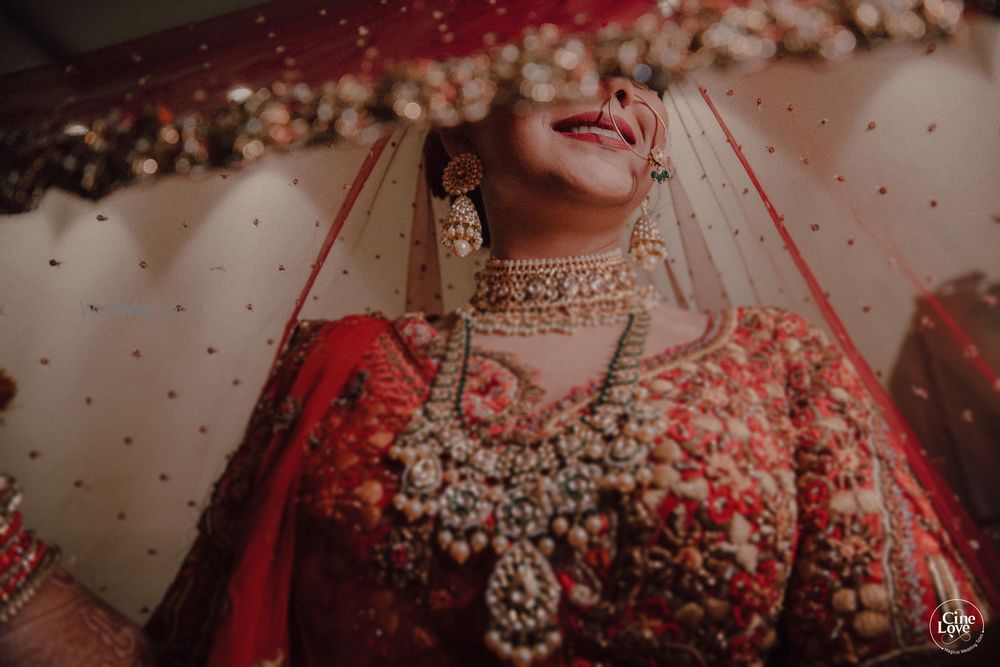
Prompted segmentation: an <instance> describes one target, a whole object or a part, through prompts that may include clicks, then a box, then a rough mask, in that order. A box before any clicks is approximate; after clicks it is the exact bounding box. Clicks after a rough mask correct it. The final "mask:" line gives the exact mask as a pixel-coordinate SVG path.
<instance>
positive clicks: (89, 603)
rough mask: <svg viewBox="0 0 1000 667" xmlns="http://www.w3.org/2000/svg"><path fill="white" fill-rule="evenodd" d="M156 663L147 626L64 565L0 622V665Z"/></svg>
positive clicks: (81, 666) (133, 665)
mask: <svg viewBox="0 0 1000 667" xmlns="http://www.w3.org/2000/svg"><path fill="white" fill-rule="evenodd" d="M154 664H155V661H154V660H153V654H152V651H151V650H150V648H149V644H148V642H147V641H146V639H145V637H144V636H143V633H142V628H140V627H139V626H138V625H136V624H134V623H133V622H132V621H130V620H128V619H127V618H125V616H123V615H122V614H121V613H120V612H118V611H117V610H115V609H114V608H112V607H111V606H109V605H108V604H107V603H105V602H104V601H102V600H101V599H100V598H99V597H97V596H96V595H95V594H94V593H92V592H91V591H89V590H88V589H87V588H85V587H84V586H82V585H81V584H80V583H78V582H77V581H76V580H74V579H73V577H71V576H70V575H69V574H67V573H66V572H65V571H63V570H61V569H56V570H55V571H54V572H53V573H52V574H51V575H50V576H49V577H48V578H47V579H46V580H45V582H44V583H43V584H42V585H41V587H40V588H39V589H38V591H37V593H36V594H35V595H34V597H32V598H31V599H30V600H29V601H28V602H27V603H26V604H25V606H24V607H23V608H22V609H21V610H20V611H18V612H17V613H16V614H15V615H14V617H13V618H11V619H10V620H8V621H7V622H5V623H0V667H17V666H20V665H38V666H42V665H52V666H53V667H55V666H57V665H58V666H59V667H89V666H90V665H94V666H95V667H96V666H97V665H101V666H104V665H107V666H108V667H125V666H128V667H136V666H140V665H141V666H143V667H146V666H149V665H154Z"/></svg>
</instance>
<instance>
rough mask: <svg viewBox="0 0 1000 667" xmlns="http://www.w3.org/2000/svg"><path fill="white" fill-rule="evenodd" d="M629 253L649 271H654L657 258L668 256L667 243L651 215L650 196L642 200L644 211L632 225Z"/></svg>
mask: <svg viewBox="0 0 1000 667" xmlns="http://www.w3.org/2000/svg"><path fill="white" fill-rule="evenodd" d="M628 254H629V255H631V256H632V257H633V258H634V259H635V261H637V262H639V263H640V264H641V265H642V268H644V269H646V270H647V271H652V270H653V268H654V267H655V266H656V262H657V260H660V259H664V258H666V256H667V244H666V242H665V241H664V240H663V236H662V235H661V234H660V229H659V227H657V226H656V223H655V222H653V219H652V218H651V217H649V197H648V196H647V197H646V198H645V199H644V200H643V201H642V213H640V214H639V218H638V219H637V220H636V221H635V226H634V227H632V235H631V236H630V237H629V241H628Z"/></svg>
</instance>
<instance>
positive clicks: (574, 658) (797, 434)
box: [150, 306, 986, 667]
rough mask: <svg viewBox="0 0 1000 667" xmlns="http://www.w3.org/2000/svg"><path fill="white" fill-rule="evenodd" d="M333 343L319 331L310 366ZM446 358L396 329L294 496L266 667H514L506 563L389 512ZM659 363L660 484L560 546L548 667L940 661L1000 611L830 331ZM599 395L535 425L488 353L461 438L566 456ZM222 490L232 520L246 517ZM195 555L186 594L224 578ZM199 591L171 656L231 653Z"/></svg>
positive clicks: (424, 339)
mask: <svg viewBox="0 0 1000 667" xmlns="http://www.w3.org/2000/svg"><path fill="white" fill-rule="evenodd" d="M322 325H323V323H322V322H306V323H304V324H303V329H304V330H306V332H307V333H305V334H303V333H302V332H301V331H300V332H299V334H297V336H296V342H295V343H294V345H293V346H292V348H291V349H292V350H294V349H295V347H296V346H297V347H298V348H301V349H305V348H307V347H308V345H309V341H310V336H309V335H308V330H310V329H312V330H315V329H316V328H318V327H321V326H322ZM443 343H444V341H443V337H442V335H440V334H438V333H437V331H436V330H435V329H434V328H433V327H432V326H431V325H430V324H429V323H428V322H427V321H426V320H425V319H424V318H423V317H422V316H421V315H419V314H408V315H404V316H403V317H401V318H399V319H398V320H395V321H394V322H392V324H391V326H389V327H388V328H387V329H386V330H385V331H383V332H382V333H380V334H379V335H377V336H376V337H375V338H374V341H373V342H372V344H370V345H368V346H367V348H366V350H365V352H364V353H363V355H362V356H361V358H360V363H359V364H358V365H357V367H356V369H355V370H354V372H353V373H351V375H350V377H349V379H348V380H347V382H346V384H344V385H343V387H342V389H341V390H340V391H339V393H338V394H337V396H336V398H335V400H333V401H332V403H330V404H329V407H328V409H327V410H326V413H325V415H324V416H323V419H322V420H321V422H320V426H319V427H318V428H316V429H313V430H312V431H311V433H310V438H309V440H308V442H307V444H305V445H304V447H305V452H304V456H305V458H304V460H303V462H302V472H301V479H300V480H299V482H298V487H297V491H296V494H295V498H296V505H295V506H296V510H295V511H296V513H295V516H296V527H295V549H294V565H293V566H292V567H291V574H290V577H291V580H290V582H289V597H290V601H289V603H288V615H287V621H285V622H286V623H287V635H288V637H287V644H286V646H287V653H286V652H285V650H282V651H280V652H279V654H278V655H273V656H272V655H266V656H259V658H265V657H266V658H268V660H269V661H263V660H261V661H260V662H259V663H257V664H261V665H272V664H273V665H286V664H291V665H296V666H299V665H302V666H313V665H390V664H400V665H402V664H406V665H428V666H429V665H471V664H474V665H491V664H499V660H498V659H497V658H496V657H495V656H494V655H493V653H492V652H491V651H490V650H489V649H487V648H486V646H485V645H484V643H483V635H484V633H485V631H486V627H487V621H488V613H487V607H486V602H485V599H484V594H485V588H486V582H487V578H488V577H489V574H490V571H491V568H492V564H493V563H494V562H495V560H496V558H497V556H496V555H495V554H494V553H493V552H492V551H491V550H490V549H488V548H487V549H484V550H483V551H481V552H478V553H474V554H473V555H472V556H471V557H470V558H469V560H468V561H467V562H466V563H464V564H463V565H458V564H456V563H455V562H454V561H452V560H451V559H450V558H448V557H447V556H446V555H445V554H444V553H443V551H442V550H441V549H440V548H439V547H438V545H437V544H436V541H435V540H434V539H432V538H433V532H432V531H431V524H430V523H428V524H427V525H422V524H420V523H419V522H418V523H417V524H407V522H405V521H404V520H403V519H402V515H401V514H399V513H398V511H397V510H395V509H394V508H393V506H392V505H391V499H392V497H393V495H394V493H395V491H396V489H397V485H398V483H399V476H400V472H401V471H400V470H399V469H398V468H397V464H396V463H395V462H394V461H392V460H391V459H390V458H389V457H388V455H387V453H386V452H387V449H388V447H389V446H390V445H391V444H392V443H393V441H394V439H395V437H396V434H397V433H398V432H400V431H401V430H402V429H403V427H404V426H405V425H406V424H407V422H408V420H409V417H410V415H411V414H412V413H413V411H414V410H415V409H416V408H417V407H418V406H419V405H420V404H421V403H422V401H423V400H424V399H425V398H426V396H427V393H428V390H429V386H430V383H431V381H432V378H433V376H434V373H435V370H436V368H437V363H438V358H439V355H440V353H441V352H442V350H443ZM652 343H653V341H649V342H648V343H647V346H650V345H651V344H652ZM646 352H647V354H648V356H646V357H645V358H644V359H643V363H642V374H641V378H640V382H641V383H642V384H643V385H644V386H645V387H646V388H647V389H648V390H649V391H650V392H651V396H652V399H653V400H654V401H655V402H656V404H657V405H658V406H659V407H661V408H662V410H663V412H664V414H665V417H666V419H667V423H668V425H669V426H668V429H667V431H666V433H665V435H664V436H662V437H661V438H660V440H659V441H658V442H657V443H656V444H657V446H656V447H655V449H654V450H653V452H652V454H651V456H652V457H653V459H654V461H655V468H654V470H655V479H654V482H653V484H652V485H651V486H650V487H648V488H646V489H645V490H642V491H637V492H636V493H635V494H633V496H632V497H631V499H630V501H628V502H624V503H622V502H617V503H616V504H615V505H614V506H610V505H609V507H608V508H606V509H607V511H608V512H609V516H610V517H611V520H610V521H609V522H608V524H607V525H606V526H604V528H603V529H602V530H601V532H600V533H599V534H598V537H599V539H597V540H594V542H593V543H592V546H591V547H590V548H589V549H588V550H587V551H585V552H580V551H578V550H575V549H572V548H569V547H568V545H561V546H560V548H559V549H558V550H557V551H556V553H555V554H554V555H553V556H552V557H551V558H550V561H551V563H552V566H553V569H554V570H555V573H556V576H557V578H558V580H559V582H560V583H561V585H562V599H561V603H560V615H559V622H560V625H561V629H562V632H563V635H564V640H563V643H562V645H561V646H560V647H559V648H558V649H557V651H556V652H555V653H554V655H553V656H552V658H551V659H550V660H549V661H548V662H547V663H544V664H549V665H572V666H573V667H585V666H588V665H592V666H595V667H596V666H597V665H616V666H618V665H661V664H671V665H688V664H691V665H723V664H762V663H763V662H764V661H765V660H766V659H768V657H769V656H771V657H774V658H776V659H777V658H781V659H783V660H784V661H787V662H790V663H808V664H823V663H826V664H856V663H866V662H872V661H875V660H880V659H885V658H888V657H893V656H897V655H898V656H909V655H912V657H916V656H917V655H918V654H926V655H925V657H928V656H930V657H934V656H936V655H938V654H939V651H940V649H938V648H937V647H936V646H935V645H934V644H933V642H932V640H931V637H930V636H929V633H928V619H929V615H930V613H931V611H932V610H933V609H934V608H935V607H937V606H938V604H940V603H941V602H943V601H944V600H947V599H950V598H956V597H957V598H964V599H966V600H970V601H973V602H975V603H976V604H977V605H979V607H980V609H983V611H984V612H986V604H985V600H984V597H983V596H982V595H981V593H980V591H979V590H978V587H977V585H976V584H975V582H974V581H973V579H972V577H971V576H970V573H969V571H968V568H967V567H966V565H965V563H963V561H962V559H961V557H960V556H959V554H958V552H957V550H956V549H955V548H954V545H953V544H951V542H950V537H949V536H948V535H947V533H946V532H945V530H944V529H943V528H942V526H941V524H940V521H939V519H938V517H936V516H935V513H934V511H933V509H932V507H931V505H930V503H929V502H928V499H927V497H926V495H925V492H924V491H923V489H922V488H921V487H920V486H919V485H918V483H917V482H916V481H915V479H914V477H913V475H912V473H911V472H910V470H909V467H908V465H907V463H906V460H905V456H904V455H903V454H902V453H901V451H900V449H899V446H898V443H896V441H895V436H894V434H892V433H891V432H889V430H888V429H887V428H886V426H885V424H884V422H883V420H882V419H881V417H880V416H879V415H878V413H877V410H876V408H875V407H874V405H873V403H872V401H871V399H870V397H869V396H868V395H867V394H866V392H865V390H864V389H863V386H862V384H861V382H860V380H859V378H858V376H857V374H856V373H855V371H854V370H853V368H852V367H851V365H850V363H849V362H848V361H847V360H846V359H845V357H844V356H843V355H842V354H841V353H840V352H839V351H838V350H837V349H836V348H835V347H834V346H833V345H832V343H831V342H830V341H829V340H828V339H827V337H826V336H825V334H824V333H822V332H821V331H820V330H819V329H818V328H816V327H815V326H813V325H812V324H810V323H809V322H808V321H807V320H805V319H803V318H802V317H800V316H798V315H795V314H793V313H791V312H789V311H786V310H783V309H781V308H777V307H772V306H757V307H746V306H744V307H735V308H732V309H729V310H724V311H717V312H713V313H711V318H710V322H709V326H708V328H707V329H706V331H705V332H704V334H703V335H702V336H701V337H700V338H699V339H698V340H696V341H692V342H691V343H689V344H686V345H680V346H674V347H671V348H668V349H666V350H656V349H647V350H646ZM300 356H301V355H300ZM290 358H293V359H294V358H295V356H294V355H290ZM291 369H294V363H293V364H292V365H291V367H290V370H289V372H291ZM600 379H601V378H595V379H594V380H593V381H592V382H591V383H589V384H587V385H585V386H582V387H579V388H577V389H575V390H574V391H573V392H571V394H570V395H569V396H567V397H565V398H564V399H563V400H561V401H560V402H559V403H557V404H555V405H553V406H552V407H550V408H547V409H545V410H543V411H541V412H538V411H536V410H535V409H534V405H535V402H536V401H537V397H538V390H537V388H536V387H534V385H533V384H532V379H531V375H530V373H529V372H527V371H526V370H525V369H523V368H520V367H519V366H518V364H517V362H516V360H514V359H513V358H512V357H510V356H509V355H504V354H499V353H489V352H485V351H481V350H474V351H473V355H472V357H471V361H470V364H469V368H468V381H467V384H466V386H465V392H464V402H463V405H462V410H463V413H464V418H465V419H466V420H467V422H468V424H470V425H471V424H473V423H474V422H483V421H485V422H487V423H488V424H489V425H490V426H489V427H490V429H491V432H493V433H496V434H497V435H502V434H503V433H505V432H508V431H509V430H511V429H519V430H522V431H523V430H528V431H531V432H534V433H538V434H548V433H551V432H553V431H557V430H559V429H560V428H562V427H564V426H565V425H566V424H567V423H568V422H569V421H571V420H573V419H575V418H577V417H578V416H579V415H580V414H581V411H582V410H583V409H584V408H585V407H586V404H587V402H588V401H589V400H590V399H591V398H592V397H593V396H594V394H595V392H596V391H597V388H598V386H599V381H600ZM278 398H281V397H277V398H276V399H274V400H273V401H272V402H271V403H269V404H268V405H269V407H267V408H266V409H265V408H262V407H261V406H259V407H258V411H257V413H255V415H257V416H256V417H255V421H256V423H258V424H265V425H266V427H267V428H268V429H270V430H271V433H274V432H278V431H280V430H281V429H283V428H290V427H291V426H292V425H293V424H294V423H295V421H296V420H297V419H298V410H299V409H300V407H301V406H300V404H299V403H298V402H296V401H295V400H288V397H285V398H284V400H278ZM262 404H263V402H262ZM262 412H266V413H267V414H268V415H269V418H268V417H264V416H261V413H262ZM251 430H252V429H251ZM250 439H252V438H251V436H250V435H249V434H248V440H250ZM246 446H247V445H244V448H245V447H246ZM238 461H239V457H237V458H235V459H234V463H233V464H231V467H233V466H234V465H238ZM225 486H226V485H220V486H219V487H217V489H216V495H215V499H214V500H213V505H216V506H224V505H225V502H226V500H225V497H224V496H225V495H226V493H227V491H226V488H224V487H225ZM230 488H233V487H232V486H231V485H230ZM235 488H236V489H237V491H236V494H237V495H240V494H243V495H246V494H247V489H246V488H242V489H241V488H240V487H239V485H236V487H235ZM210 514H211V511H209V512H206V515H207V516H208V515H210ZM220 516H221V517H224V515H217V516H216V517H215V519H216V527H215V530H216V532H219V529H218V523H219V517H220ZM202 530H203V532H211V531H212V530H213V527H212V525H211V521H209V520H208V519H203V525H202ZM562 546H566V548H565V549H563V548H562ZM196 551H197V549H195V550H192V555H191V556H189V559H188V561H187V562H186V563H185V568H186V569H185V568H182V573H181V576H179V577H178V582H179V581H180V580H181V579H182V577H183V576H184V573H185V572H187V573H188V574H189V575H190V576H191V577H195V576H196V573H197V572H199V571H200V572H203V573H204V572H209V571H210V570H211V567H210V566H209V565H206V558H205V557H204V556H202V557H196ZM216 564H217V561H216ZM188 581H189V583H188V585H186V586H183V587H182V586H180V584H179V583H178V582H175V584H174V586H173V587H172V588H171V591H170V592H168V595H167V597H166V598H165V600H164V603H163V605H161V608H160V609H159V610H158V611H157V616H156V617H154V619H153V621H152V622H151V624H150V629H151V630H152V631H153V633H154V634H155V635H158V636H159V637H160V640H161V642H162V643H163V644H164V645H165V646H167V648H168V653H169V652H171V651H173V652H174V653H172V655H174V654H176V655H181V653H182V652H183V651H180V649H179V648H178V647H179V646H180V645H181V644H182V643H187V644H188V645H189V647H196V646H201V647H204V646H206V645H207V644H206V642H207V643H211V637H210V636H208V635H210V633H211V632H212V631H213V630H212V628H213V627H214V626H213V622H203V623H201V624H198V632H200V633H201V634H202V636H201V637H200V638H198V639H197V640H196V639H195V637H194V636H193V635H192V634H191V633H194V632H195V630H194V629H191V628H189V629H188V630H187V631H186V632H188V633H189V634H188V635H185V634H184V632H185V631H181V630H179V629H178V628H179V626H180V622H178V621H176V620H174V621H171V620H170V619H176V617H177V613H178V612H179V611H180V610H183V609H184V604H185V602H184V600H185V598H186V597H191V595H193V594H192V593H191V588H192V586H191V585H190V581H191V579H189V580H188ZM206 585H208V584H206ZM181 588H183V589H184V590H183V591H182V590H180V589H181ZM194 595H198V594H194ZM202 595H203V593H202ZM224 597H225V596H224V595H221V594H220V593H219V590H218V589H216V590H215V591H214V592H213V593H212V600H214V602H213V603H212V605H210V606H211V607H212V609H213V610H214V611H213V612H212V613H211V614H209V615H208V616H206V618H212V619H217V618H219V617H220V615H224V613H225V612H224V611H221V612H220V611H218V610H219V609H223V608H224V607H225V602H224ZM186 650H189V651H192V653H190V655H189V656H188V657H192V656H194V658H195V659H194V660H193V661H191V662H188V663H187V664H199V662H198V661H199V660H200V659H201V658H198V657H197V652H196V651H194V649H190V648H189V649H186Z"/></svg>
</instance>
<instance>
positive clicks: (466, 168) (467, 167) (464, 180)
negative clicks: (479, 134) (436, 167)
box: [441, 153, 483, 257]
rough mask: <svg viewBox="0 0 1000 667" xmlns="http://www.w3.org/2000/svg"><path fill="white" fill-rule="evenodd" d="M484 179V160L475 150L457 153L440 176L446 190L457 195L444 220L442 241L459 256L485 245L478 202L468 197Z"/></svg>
mask: <svg viewBox="0 0 1000 667" xmlns="http://www.w3.org/2000/svg"><path fill="white" fill-rule="evenodd" d="M482 178H483V163H482V162H480V161H479V158H478V157H476V156H475V155H474V154H472V153H462V154H461V155H456V156H455V157H453V158H452V159H451V160H449V161H448V166H447V167H445V168H444V177H443V178H442V179H441V180H442V183H443V184H444V189H445V191H446V192H447V193H448V194H450V195H453V196H455V197H456V198H455V201H453V202H452V203H451V208H450V209H449V211H448V219H447V220H446V221H445V223H444V235H443V236H442V238H441V244H442V245H444V246H445V247H446V248H448V249H449V250H451V251H452V252H453V253H455V255H457V256H459V257H465V256H466V255H468V254H469V253H470V252H472V251H473V250H478V249H479V248H481V247H482V245H483V225H482V223H481V222H480V221H479V214H478V213H477V212H476V205H475V204H473V203H472V200H471V199H469V198H468V197H466V196H465V193H466V192H470V191H471V190H473V189H474V188H475V187H476V186H477V185H479V182H480V181H481V180H482Z"/></svg>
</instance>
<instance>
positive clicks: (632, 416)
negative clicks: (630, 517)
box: [389, 310, 666, 667]
mask: <svg viewBox="0 0 1000 667" xmlns="http://www.w3.org/2000/svg"><path fill="white" fill-rule="evenodd" d="M626 320H627V321H626V324H625V328H624V331H623V333H622V334H621V336H620V338H619V340H618V342H617V345H616V348H615V352H614V355H613V357H612V360H611V362H610V364H609V367H608V370H607V374H606V376H605V379H604V382H603V384H602V385H601V387H600V392H599V395H598V397H597V398H596V399H595V400H594V401H593V402H592V403H591V405H590V406H589V409H588V410H587V411H586V414H584V415H583V416H582V417H581V418H579V419H577V420H574V421H573V422H571V423H570V425H569V426H568V427H566V428H564V429H563V430H562V431H560V432H558V433H556V434H554V435H549V436H546V437H542V438H539V439H533V438H532V437H531V436H527V435H525V434H523V433H522V434H519V435H517V436H515V437H511V438H509V439H504V440H502V441H499V440H493V439H490V438H489V437H488V436H487V434H486V432H485V429H480V428H473V429H466V428H465V427H464V425H463V423H462V422H463V420H462V417H461V404H462V392H463V388H464V382H465V373H466V368H467V364H468V361H469V355H470V351H471V335H472V332H473V330H474V329H475V328H476V323H475V322H474V321H473V318H472V316H471V315H470V314H469V313H468V312H466V313H464V314H463V315H462V316H460V317H459V318H458V319H457V321H456V324H455V328H454V329H453V330H452V331H451V333H450V335H449V338H448V341H447V343H446V346H445V352H444V357H443V359H442V361H441V364H440V366H439V367H438V372H437V375H436V376H435V379H434V383H433V385H432V387H431V391H430V398H429V400H428V401H427V402H426V403H425V404H424V405H423V406H422V407H421V408H420V409H418V410H417V411H416V413H415V414H414V416H413V417H412V420H411V421H410V423H409V424H408V426H407V428H406V429H405V430H404V431H403V433H402V434H400V436H399V438H397V441H396V443H395V444H394V445H393V446H392V447H391V448H390V450H389V455H390V456H391V457H393V458H394V459H396V460H398V461H399V462H401V463H402V464H403V466H404V471H403V474H402V480H401V484H400V489H399V491H398V493H397V494H396V496H395V497H394V498H393V505H394V507H395V508H396V509H397V510H399V511H401V512H402V513H403V514H404V515H405V516H406V519H407V520H408V521H409V522H411V523H415V522H418V521H433V522H435V523H434V527H435V530H436V531H437V542H438V545H439V546H440V548H441V549H442V550H443V551H445V552H447V553H448V554H449V555H450V557H451V558H452V559H454V561H455V562H457V563H459V564H462V563H465V562H466V561H467V560H468V559H469V558H470V557H471V556H473V554H477V553H479V552H482V551H483V550H484V549H485V548H486V547H487V546H488V545H492V548H493V550H494V551H495V552H496V554H497V557H498V558H497V561H496V563H495V565H494V566H493V570H492V573H491V575H490V577H489V581H488V584H487V590H486V604H487V607H488V609H489V614H490V623H489V628H488V630H487V632H486V635H485V637H484V640H485V643H486V645H487V646H489V648H490V649H491V650H493V651H494V652H495V653H496V654H497V655H498V656H500V657H501V658H503V659H505V660H507V661H510V662H513V663H514V664H515V665H518V666H519V667H525V666H527V665H530V664H531V663H532V662H534V661H537V660H542V659H544V658H546V657H548V656H549V655H551V653H552V651H554V650H555V649H556V648H557V647H558V646H559V645H560V644H561V643H562V634H561V632H560V630H559V626H558V618H557V614H558V607H559V599H560V585H559V582H558V580H557V579H556V577H555V574H554V572H553V569H552V566H551V563H550V561H549V557H550V556H551V555H552V554H553V553H555V551H556V549H557V543H558V542H559V541H560V540H565V541H566V542H568V544H569V545H570V546H571V547H572V548H573V549H578V550H580V551H585V550H586V549H587V548H588V546H589V543H590V540H591V538H592V536H593V535H595V534H596V533H597V532H598V531H599V530H600V529H601V526H602V525H603V524H604V521H605V519H603V518H602V516H601V511H600V507H601V503H600V499H601V497H602V496H604V495H607V494H611V495H612V496H615V497H616V498H617V499H618V500H619V501H621V500H624V499H626V498H627V497H630V496H631V495H632V494H635V493H639V492H640V491H641V489H642V488H643V487H645V486H646V485H647V484H649V482H650V481H651V480H652V476H653V473H652V469H651V467H650V465H649V463H648V462H647V461H648V456H647V455H648V452H649V449H650V448H651V447H652V446H653V442H654V440H655V439H656V437H657V436H658V435H660V434H661V433H662V432H663V431H664V430H665V428H666V424H665V422H664V420H663V417H662V415H661V414H660V412H659V411H658V410H656V409H655V408H654V407H653V406H652V405H650V404H649V403H648V402H647V401H646V400H645V399H646V398H647V393H648V392H647V391H646V390H645V389H644V388H642V387H640V386H639V385H638V376H639V363H640V359H641V357H642V350H643V347H644V345H645V339H646V334H647V332H648V329H649V321H650V316H649V313H648V312H647V311H645V310H641V311H639V312H637V313H629V314H628V315H627V317H626Z"/></svg>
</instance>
